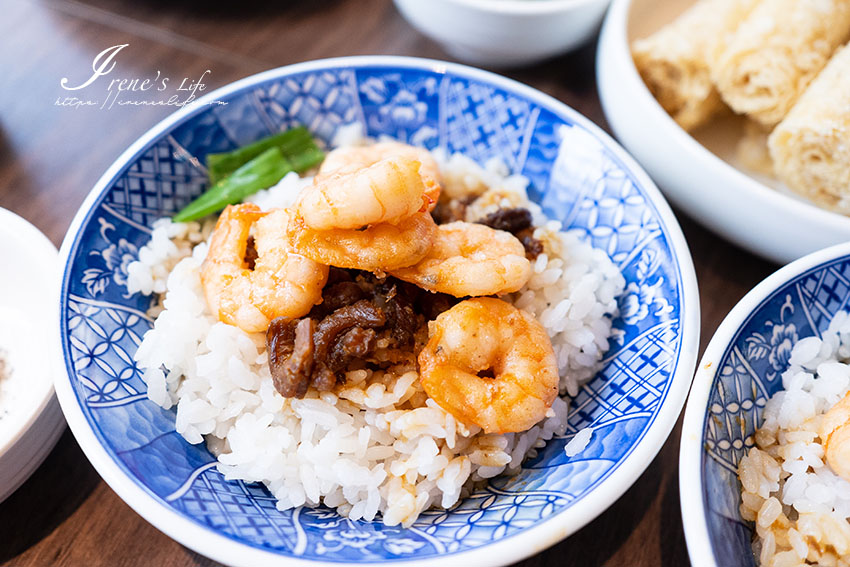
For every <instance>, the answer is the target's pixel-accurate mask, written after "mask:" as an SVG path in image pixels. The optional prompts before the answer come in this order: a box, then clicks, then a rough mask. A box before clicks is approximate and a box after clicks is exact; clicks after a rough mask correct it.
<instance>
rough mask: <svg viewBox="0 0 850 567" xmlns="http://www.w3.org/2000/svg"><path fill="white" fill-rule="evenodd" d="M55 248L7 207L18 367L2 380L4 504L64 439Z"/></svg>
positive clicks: (9, 331)
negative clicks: (56, 363) (55, 365)
mask: <svg viewBox="0 0 850 567" xmlns="http://www.w3.org/2000/svg"><path fill="white" fill-rule="evenodd" d="M57 262H58V260H57V252H56V247H55V246H53V244H52V243H51V242H50V241H49V240H48V239H47V237H46V236H44V235H43V234H42V233H41V232H40V231H39V230H38V229H37V228H35V227H34V226H33V225H31V224H30V223H28V222H27V221H25V220H24V219H22V218H21V217H19V216H17V215H16V214H14V213H11V212H9V211H7V210H5V209H0V266H3V269H2V271H0V273H2V276H0V322H2V323H0V349H3V350H4V351H5V352H6V359H7V360H8V363H9V364H10V365H11V367H12V371H11V374H10V375H9V376H8V377H7V378H6V379H5V380H3V381H2V382H0V502H2V501H3V500H4V499H6V497H8V496H9V495H10V494H11V493H12V492H14V491H15V489H17V488H18V487H19V486H20V485H21V484H23V483H24V481H25V480H26V479H27V478H29V476H30V475H31V474H32V473H33V471H35V469H36V468H38V466H39V465H40V464H41V462H42V461H44V459H45V457H47V454H48V453H50V450H51V449H52V448H53V446H54V445H55V444H56V441H58V440H59V436H60V435H61V433H62V431H63V430H64V429H65V419H64V418H63V417H62V411H61V410H60V409H59V403H58V402H57V401H56V396H55V394H54V393H53V376H52V372H51V366H50V364H51V361H52V360H53V359H54V358H55V357H53V356H51V355H50V354H49V353H48V351H49V350H50V349H52V348H54V345H53V344H52V341H51V340H50V338H51V337H52V332H51V331H50V329H48V328H47V327H48V326H49V325H50V324H51V323H52V322H53V320H54V317H53V316H52V314H53V306H52V299H53V290H54V288H55V287H56V284H55V279H56V277H57V273H58V271H57V270H58V264H57Z"/></svg>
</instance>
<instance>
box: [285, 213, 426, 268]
mask: <svg viewBox="0 0 850 567" xmlns="http://www.w3.org/2000/svg"><path fill="white" fill-rule="evenodd" d="M288 234H289V242H290V243H291V245H292V247H293V248H294V249H295V250H297V251H298V252H299V253H301V254H303V255H305V256H307V257H308V258H311V259H313V260H315V261H316V262H319V263H321V264H327V265H331V266H337V267H339V268H354V269H357V270H365V271H367V272H376V273H382V272H385V271H388V270H394V269H397V268H402V267H405V266H410V265H412V264H415V263H416V262H418V261H419V260H421V259H422V258H423V257H424V256H425V254H426V253H427V252H428V250H429V249H430V248H431V245H432V243H433V242H434V239H435V238H436V236H437V225H436V224H435V223H434V219H432V218H431V215H430V214H428V213H417V214H415V215H413V216H411V217H408V218H406V219H404V220H402V221H401V222H399V223H398V224H397V225H393V224H389V223H380V224H376V225H373V226H370V227H368V228H366V229H364V230H353V229H335V230H314V229H312V228H308V227H307V226H306V222H305V221H304V220H303V219H302V218H300V217H299V216H295V217H294V218H293V219H292V220H291V221H290V223H289V229H288Z"/></svg>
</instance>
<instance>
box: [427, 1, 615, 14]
mask: <svg viewBox="0 0 850 567" xmlns="http://www.w3.org/2000/svg"><path fill="white" fill-rule="evenodd" d="M443 1H444V2H446V3H448V4H458V5H461V6H465V7H467V8H474V9H476V10H480V11H482V12H489V13H494V14H505V15H511V16H532V15H546V14H553V13H557V12H560V11H562V10H569V9H571V8H578V7H580V6H585V5H587V4H608V3H610V2H611V0H443Z"/></svg>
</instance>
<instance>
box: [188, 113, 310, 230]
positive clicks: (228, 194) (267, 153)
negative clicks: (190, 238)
mask: <svg viewBox="0 0 850 567" xmlns="http://www.w3.org/2000/svg"><path fill="white" fill-rule="evenodd" d="M324 157H325V153H324V152H323V151H322V150H321V149H320V148H319V146H317V145H316V142H315V141H314V140H313V138H312V136H310V132H309V131H307V129H306V128H304V127H303V126H299V127H298V128H293V129H291V130H287V131H286V132H281V133H279V134H275V135H273V136H269V137H268V138H263V139H262V140H259V141H257V142H254V143H253V144H249V145H247V146H243V147H241V148H238V149H236V150H233V151H232V152H228V153H224V154H209V155H207V171H208V173H209V177H210V188H209V189H207V190H206V191H205V192H204V193H203V194H202V195H201V196H200V197H198V198H197V199H195V200H194V201H192V202H191V203H189V204H188V205H187V206H186V207H185V208H184V209H183V210H182V211H180V212H179V213H177V214H176V215H175V216H174V218H173V219H172V220H174V222H187V221H191V220H196V219H199V218H201V217H203V216H206V215H209V214H211V213H215V212H217V211H220V210H221V209H223V208H224V207H226V206H227V205H233V204H235V203H238V202H239V201H242V200H243V199H245V198H246V197H248V196H249V195H252V194H254V193H256V192H257V191H259V190H261V189H268V188H269V187H271V186H272V185H274V184H275V183H277V182H278V181H280V180H281V179H283V176H284V175H286V174H287V173H289V172H290V171H297V172H298V173H301V172H303V171H306V170H308V169H310V168H311V167H313V166H316V165H318V164H319V163H321V161H322V160H323V159H324Z"/></svg>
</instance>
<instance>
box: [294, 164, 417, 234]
mask: <svg viewBox="0 0 850 567" xmlns="http://www.w3.org/2000/svg"><path fill="white" fill-rule="evenodd" d="M419 166H420V163H419V162H418V161H416V160H411V159H407V158H401V157H391V158H387V159H383V160H379V161H376V162H375V163H373V164H371V165H367V166H361V165H358V166H357V167H356V169H355V168H353V166H352V168H344V169H342V170H337V172H335V173H333V174H331V175H329V176H323V177H318V178H316V179H314V182H313V185H310V186H309V187H307V188H305V189H304V190H303V191H302V192H301V197H300V198H299V200H298V203H297V204H296V209H297V210H298V213H299V214H300V215H301V217H302V218H303V220H304V224H305V225H306V226H307V227H308V228H312V229H313V230H331V229H358V228H363V227H365V226H368V225H374V224H379V223H386V224H397V223H398V222H400V221H402V220H404V219H406V218H408V217H410V216H412V215H413V214H415V213H418V212H423V211H426V210H427V209H428V206H429V205H430V198H429V197H428V196H426V194H425V191H426V187H425V183H424V182H423V180H422V176H421V175H419Z"/></svg>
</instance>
